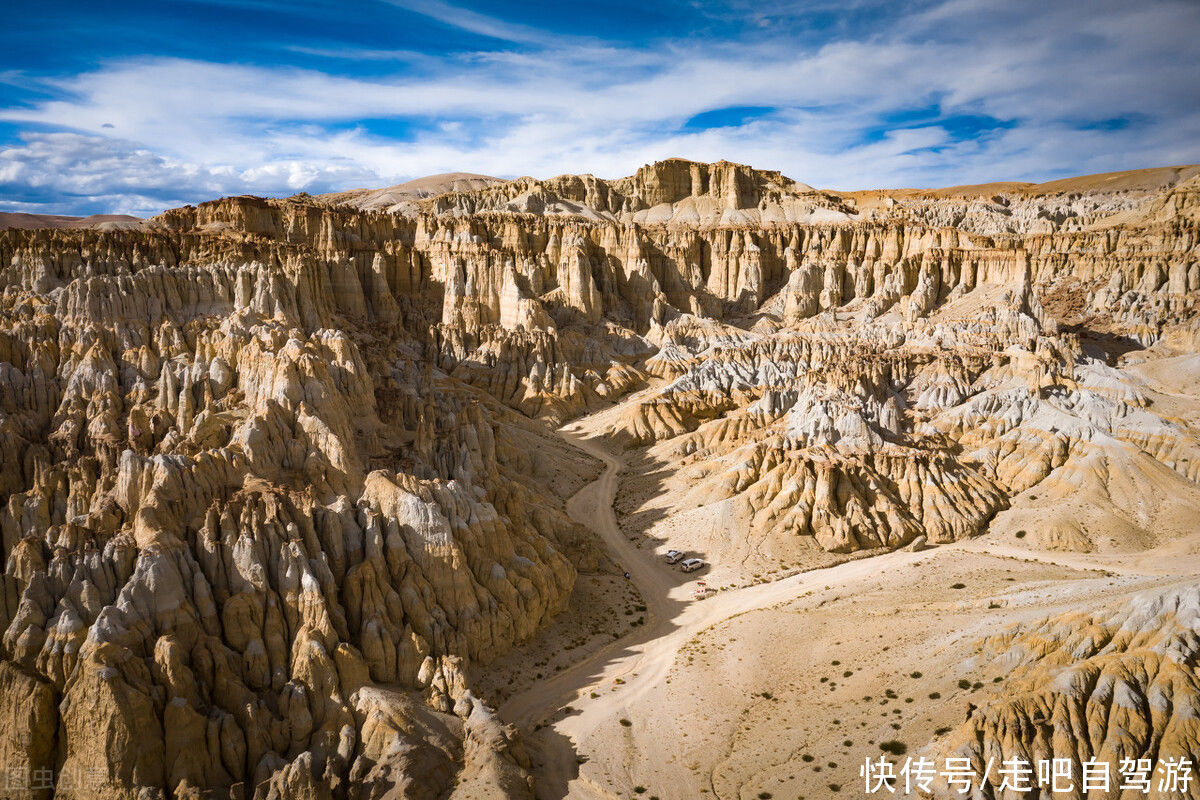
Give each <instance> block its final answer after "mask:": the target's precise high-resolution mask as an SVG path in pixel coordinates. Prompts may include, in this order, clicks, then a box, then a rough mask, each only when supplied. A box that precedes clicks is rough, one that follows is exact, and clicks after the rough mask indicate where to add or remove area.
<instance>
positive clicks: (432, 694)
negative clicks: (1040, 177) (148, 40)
mask: <svg viewBox="0 0 1200 800" xmlns="http://www.w3.org/2000/svg"><path fill="white" fill-rule="evenodd" d="M0 227H3V228H5V229H4V230H0V270H2V283H3V295H2V303H0V542H2V547H3V552H2V555H3V564H4V573H3V584H2V586H0V589H2V591H0V632H2V636H0V770H3V775H0V778H3V780H0V796H3V797H11V798H27V797H35V798H49V797H60V798H77V797H78V798H103V799H104V800H108V799H110V798H111V799H112V800H116V799H117V798H121V799H122V800H125V799H126V798H128V799H129V800H134V799H135V798H136V799H137V800H153V799H154V798H163V799H164V800H165V798H222V799H223V798H231V799H239V798H240V799H247V800H248V799H249V798H255V799H256V800H267V799H268V798H280V799H282V798H302V799H303V800H318V799H321V800H324V799H325V798H330V799H331V800H332V798H363V799H364V800H367V799H368V798H369V799H370V800H377V799H380V800H381V799H382V798H414V799H420V800H425V799H426V798H455V800H462V799H465V798H502V797H507V798H531V797H537V798H562V797H573V798H574V797H578V798H626V797H643V798H655V797H657V798H661V799H662V800H666V798H677V799H682V798H721V800H733V799H734V798H738V799H739V800H746V799H749V798H760V799H761V800H766V798H771V797H774V798H801V797H803V798H810V799H811V798H827V797H859V796H863V795H864V786H863V779H862V778H861V777H860V775H859V768H860V766H861V765H862V763H863V762H864V760H865V759H868V758H870V759H878V758H880V757H881V756H883V755H889V754H890V756H891V757H895V758H896V759H900V758H901V757H909V756H919V755H925V756H928V757H930V758H933V759H937V760H938V763H939V765H940V764H941V761H942V760H943V759H944V758H946V757H965V758H968V759H970V760H971V763H972V765H973V766H974V767H975V768H976V769H977V773H978V774H979V775H982V774H984V772H985V767H986V764H987V762H988V761H989V760H995V761H997V762H999V761H1002V760H1004V759H1012V758H1024V759H1029V760H1038V759H1050V758H1060V759H1068V760H1070V762H1071V763H1072V764H1073V765H1075V769H1076V772H1075V774H1076V775H1078V774H1079V773H1078V765H1079V764H1080V763H1081V762H1083V761H1086V760H1103V761H1106V762H1111V763H1112V765H1113V769H1114V770H1115V769H1116V767H1117V764H1118V763H1119V762H1120V761H1122V760H1124V759H1151V760H1152V761H1154V762H1156V763H1157V762H1158V761H1159V760H1160V759H1165V758H1187V757H1190V758H1191V759H1192V760H1193V762H1194V763H1200V673H1198V668H1200V580H1198V578H1197V575H1200V525H1198V523H1200V483H1198V480H1200V168H1197V167H1177V168H1162V169H1150V170H1141V171H1136V172H1125V173H1115V174H1108V175H1097V176H1089V177H1083V178H1076V179H1070V180H1064V181H1056V182H1053V183H1049V184H1039V185H1034V184H1025V183H1012V182H1010V183H997V184H988V185H980V186H964V187H953V188H949V189H938V190H915V189H906V190H895V191H863V192H834V191H822V190H817V189H813V188H812V187H809V186H806V185H804V184H801V183H797V182H795V181H793V180H791V179H790V178H787V177H785V176H783V175H781V174H779V173H777V172H769V171H762V170H757V169H752V168H750V167H745V166H741V165H737V164H731V163H726V162H721V163H717V164H699V163H692V162H687V161H682V160H678V159H676V160H669V161H664V162H660V163H656V164H652V165H648V166H646V167H643V168H642V169H640V170H638V172H637V173H636V174H635V175H633V176H631V177H628V178H623V179H620V180H602V179H599V178H595V177H593V176H590V175H581V176H575V175H564V176H560V177H557V178H552V179H548V180H535V179H532V178H521V179H518V180H515V181H502V180H498V179H494V178H489V177H487V176H480V175H468V174H453V175H445V176H434V177H431V178H425V179H422V180H420V181H414V182H412V183H409V184H403V185H400V186H396V187H390V188H387V189H382V190H366V189H364V190H355V191H347V192H342V193H338V194H334V195H326V196H309V195H298V196H295V197H291V198H286V199H271V200H267V199H261V198H257V197H230V198H224V199H219V200H214V201H212V202H208V203H203V204H201V205H199V206H195V207H191V206H189V207H185V208H178V209H173V210H171V211H167V212H165V213H164V214H162V215H160V216H158V217H155V218H153V219H149V220H136V219H132V218H128V217H98V218H84V219H76V218H65V217H58V218H36V217H30V216H29V215H4V216H3V217H2V218H0ZM669 549H678V550H682V551H685V552H686V553H687V554H688V555H689V556H692V557H698V558H702V559H703V560H704V561H705V562H706V563H705V566H704V567H703V568H702V569H700V570H699V571H697V572H693V573H687V574H685V573H682V572H681V571H679V570H678V569H677V568H676V567H674V566H671V565H668V564H666V563H665V562H664V560H663V557H662V556H663V554H665V552H666V551H667V550H669ZM701 582H703V584H701ZM701 588H707V589H708V590H709V591H708V592H707V593H706V595H707V596H704V595H701V594H699V593H698V589H701ZM14 775H17V776H28V777H29V778H30V780H28V781H27V782H26V784H23V785H22V784H20V783H17V784H14V783H13V780H14V779H13V776H14ZM999 781H1000V778H999V777H998V776H997V775H996V774H994V773H993V774H992V775H991V777H990V778H988V779H987V780H985V781H984V785H983V786H982V787H980V786H976V787H975V789H974V790H973V792H972V794H971V796H973V797H980V798H1001V797H1003V798H1008V797H1018V796H1022V797H1024V796H1041V797H1049V796H1051V795H1050V793H1049V791H1048V790H1043V791H1042V792H1041V793H1040V794H1038V793H1036V792H1035V793H1033V794H1030V795H1025V794H1020V795H1018V794H1016V793H1013V792H1011V791H1007V790H1006V791H1003V792H1002V791H1000V789H999ZM51 782H52V783H53V786H51ZM25 786H28V787H29V788H24V787H25ZM900 788H901V789H902V787H900ZM925 793H926V794H932V795H933V796H938V797H943V796H946V797H949V796H960V795H958V794H956V793H955V792H954V791H953V789H952V788H951V787H949V786H947V785H945V782H944V781H943V782H937V783H935V785H933V786H931V787H929V788H928V790H927V791H926V792H925ZM1053 796H1054V797H1081V796H1084V795H1083V794H1082V793H1081V792H1080V791H1079V790H1073V792H1067V793H1055V794H1054V795H1053ZM1086 796H1088V797H1092V798H1095V797H1105V798H1119V797H1125V798H1128V797H1133V796H1139V797H1140V796H1147V795H1143V794H1142V793H1141V792H1140V791H1136V790H1130V791H1126V792H1124V793H1123V792H1122V791H1121V789H1120V788H1119V786H1117V785H1116V782H1115V781H1114V788H1113V789H1112V791H1111V792H1107V793H1097V792H1094V791H1093V792H1092V793H1091V794H1088V795H1086ZM1148 796H1150V797H1156V798H1165V797H1191V798H1196V797H1200V780H1193V781H1192V782H1191V783H1190V785H1185V786H1183V787H1182V788H1178V787H1175V788H1170V787H1167V788H1163V789H1160V788H1159V782H1158V776H1155V779H1154V782H1153V785H1152V786H1151V790H1150V792H1149V795H1148Z"/></svg>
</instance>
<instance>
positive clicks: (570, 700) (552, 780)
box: [500, 425, 927, 799]
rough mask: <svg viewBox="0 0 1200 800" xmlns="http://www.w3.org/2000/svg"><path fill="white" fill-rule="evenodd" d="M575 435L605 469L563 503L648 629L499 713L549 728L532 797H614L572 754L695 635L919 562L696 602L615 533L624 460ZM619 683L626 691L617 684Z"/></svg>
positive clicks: (828, 574)
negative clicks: (604, 555)
mask: <svg viewBox="0 0 1200 800" xmlns="http://www.w3.org/2000/svg"><path fill="white" fill-rule="evenodd" d="M578 430H579V426H578V425H572V426H569V427H567V428H564V429H562V430H560V434H561V435H562V436H563V438H565V439H566V440H567V441H568V442H570V443H571V444H573V445H575V446H576V447H578V448H579V449H581V450H583V451H584V452H585V453H587V454H589V455H591V456H594V457H595V458H598V459H600V460H602V461H603V462H604V464H605V470H604V472H603V473H602V474H601V475H600V477H599V478H597V479H596V480H595V481H593V482H592V483H590V484H588V485H587V486H585V487H583V488H582V489H580V490H579V491H578V492H577V493H576V494H575V495H574V496H573V497H572V498H571V499H570V500H569V501H568V502H567V512H568V513H569V514H570V516H571V518H572V519H574V520H575V521H576V522H579V523H581V524H583V525H587V526H588V527H590V528H591V529H592V530H593V531H595V533H596V534H597V535H598V536H599V537H600V538H601V539H603V540H604V543H605V544H606V545H607V546H608V548H609V553H610V555H611V556H612V557H613V558H614V559H615V560H616V561H617V562H618V563H620V564H621V565H622V566H623V567H624V569H625V570H626V571H628V572H629V574H630V578H631V580H633V582H634V584H635V585H636V586H637V588H638V591H639V592H641V595H642V597H643V600H644V602H645V604H646V610H647V613H646V616H647V623H646V624H645V625H644V626H642V627H640V628H636V629H634V631H632V632H631V633H629V634H627V635H626V636H624V637H622V638H621V639H618V640H615V641H614V642H612V643H611V644H609V645H607V646H606V647H604V648H603V649H601V650H600V651H598V652H596V653H593V654H592V655H591V656H589V657H588V658H586V659H584V660H583V661H580V662H579V663H577V664H575V665H573V666H572V667H570V668H568V669H566V670H564V671H563V672H560V673H559V674H557V675H555V676H554V677H552V678H549V679H547V680H544V681H540V682H538V683H536V684H535V685H534V686H532V687H530V688H529V689H528V690H526V691H524V692H522V693H519V694H516V695H514V696H513V697H511V698H510V699H509V700H508V701H507V702H506V703H505V704H504V705H503V706H501V708H500V716H501V718H503V719H504V720H506V721H508V722H513V723H516V724H518V725H520V726H522V727H524V728H525V729H526V730H530V729H532V728H534V727H535V726H537V725H538V724H539V723H542V724H547V725H549V726H550V728H549V730H550V731H552V733H550V734H548V735H547V734H543V735H541V736H539V737H538V738H539V739H540V745H541V762H542V763H541V764H540V768H539V769H538V770H537V787H538V797H539V798H556V799H557V798H562V797H567V796H571V797H604V798H607V797H611V796H612V795H611V791H610V790H608V789H606V788H604V787H601V786H599V785H597V784H596V783H594V782H593V781H590V780H588V779H587V778H586V776H584V775H582V774H581V771H580V769H579V761H578V753H577V751H576V749H575V748H576V746H577V745H579V744H580V743H582V742H583V741H584V739H585V738H586V737H587V735H588V734H589V733H590V732H591V731H593V730H595V729H596V728H597V727H598V726H599V725H601V724H602V723H604V722H605V721H606V720H609V719H611V718H612V717H613V716H614V715H615V714H617V713H619V712H621V711H622V710H623V709H627V708H630V707H632V706H633V705H634V704H636V703H637V701H638V699H639V698H640V697H641V696H642V695H644V694H645V693H646V692H648V691H649V690H650V689H652V688H653V687H654V686H656V685H657V684H658V683H659V682H660V681H662V680H664V679H665V678H666V677H667V673H668V672H669V671H670V669H671V665H672V664H674V662H675V657H676V654H677V653H678V651H679V649H680V648H681V647H683V645H684V644H686V643H687V642H688V641H689V640H690V639H691V638H692V637H693V636H695V635H696V634H697V633H699V632H701V631H703V630H704V629H705V628H708V627H709V626H711V625H714V624H717V623H719V622H721V621H723V620H726V619H729V618H730V617H733V616H736V615H738V614H741V613H744V612H746V611H751V610H754V609H759V608H765V607H769V606H772V605H775V604H777V603H781V602H785V601H788V600H792V599H794V598H795V597H797V596H799V595H800V594H803V593H804V592H805V591H806V590H808V589H813V588H820V587H821V586H824V585H825V584H827V583H829V582H830V581H832V580H838V581H842V580H853V579H855V578H860V577H864V576H867V575H870V574H871V573H874V572H876V571H877V570H880V569H883V568H885V565H886V566H889V567H892V566H900V565H903V564H906V563H909V562H912V561H915V560H917V559H919V558H921V557H922V554H916V553H907V552H895V553H889V554H886V555H882V556H877V557H875V558H871V559H861V560H857V561H850V562H846V563H843V564H839V565H837V566H833V567H828V568H824V569H816V570H811V571H809V572H803V573H799V574H797V575H793V576H791V577H789V578H785V579H782V580H779V581H775V582H772V583H764V584H758V585H755V586H748V587H745V588H742V589H736V590H732V591H727V592H721V593H719V594H717V595H715V596H713V597H712V598H710V599H708V600H704V601H695V600H693V599H692V598H691V596H690V588H691V584H684V585H680V584H679V582H678V581H677V579H676V573H674V572H673V571H672V570H671V568H670V567H668V566H667V565H665V564H663V563H661V562H660V561H659V560H658V558H657V557H656V556H655V555H654V554H653V553H651V552H647V551H644V550H639V549H638V548H637V547H635V546H634V545H633V544H631V543H630V541H629V540H628V539H627V538H626V537H625V535H624V534H623V533H622V532H621V528H620V526H619V525H618V524H617V519H616V514H615V512H614V511H613V499H614V498H615V496H616V491H617V479H618V476H619V474H620V471H621V469H622V467H623V465H624V463H623V460H622V459H620V458H619V457H617V456H615V455H613V454H612V453H611V452H610V451H609V450H608V449H606V448H605V447H604V446H603V445H602V444H601V443H600V442H599V441H597V440H596V439H589V438H584V437H583V436H581V435H580V434H579V433H578ZM924 555H927V554H924ZM617 678H620V679H621V680H622V681H623V683H620V684H617V683H615V681H616V679H617ZM600 685H603V686H604V687H605V692H604V695H603V696H602V697H600V698H598V699H584V700H582V701H579V700H578V698H579V697H580V696H581V695H584V694H585V693H586V692H588V691H590V689H591V687H598V686H600ZM610 687H611V689H610ZM568 704H574V705H573V711H572V713H571V714H568V715H565V716H564V715H562V709H564V708H565V707H566V706H567V705H568ZM551 720H553V722H552V723H551ZM553 734H557V735H553Z"/></svg>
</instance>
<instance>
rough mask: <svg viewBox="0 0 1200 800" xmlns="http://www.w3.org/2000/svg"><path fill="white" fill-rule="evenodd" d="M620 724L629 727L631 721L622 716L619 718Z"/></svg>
mask: <svg viewBox="0 0 1200 800" xmlns="http://www.w3.org/2000/svg"><path fill="white" fill-rule="evenodd" d="M621 724H622V725H624V726H625V727H626V728H630V727H632V726H633V723H632V722H630V721H629V720H627V719H625V718H624V717H622V718H621Z"/></svg>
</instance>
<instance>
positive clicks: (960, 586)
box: [950, 583, 967, 589]
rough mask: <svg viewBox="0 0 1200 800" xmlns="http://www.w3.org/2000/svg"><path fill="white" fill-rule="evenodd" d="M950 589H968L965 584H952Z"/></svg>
mask: <svg viewBox="0 0 1200 800" xmlns="http://www.w3.org/2000/svg"><path fill="white" fill-rule="evenodd" d="M950 588H951V589H965V588H967V585H966V584H965V583H952V584H950Z"/></svg>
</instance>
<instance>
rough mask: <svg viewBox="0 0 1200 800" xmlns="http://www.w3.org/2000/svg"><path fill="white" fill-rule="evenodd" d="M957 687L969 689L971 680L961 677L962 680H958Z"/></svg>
mask: <svg viewBox="0 0 1200 800" xmlns="http://www.w3.org/2000/svg"><path fill="white" fill-rule="evenodd" d="M958 688H960V689H970V688H971V682H970V681H969V680H967V679H966V678H963V679H962V680H960V681H959V682H958Z"/></svg>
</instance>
